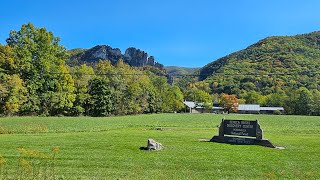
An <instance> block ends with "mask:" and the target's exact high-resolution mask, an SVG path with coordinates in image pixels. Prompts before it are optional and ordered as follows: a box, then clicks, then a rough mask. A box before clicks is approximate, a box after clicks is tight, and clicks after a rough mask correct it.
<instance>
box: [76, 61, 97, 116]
mask: <svg viewBox="0 0 320 180" xmlns="http://www.w3.org/2000/svg"><path fill="white" fill-rule="evenodd" d="M72 72H73V79H74V85H75V89H76V90H75V94H76V98H75V101H74V103H73V108H72V115H82V114H84V113H86V114H87V113H88V108H89V107H88V106H89V104H88V102H89V100H90V95H89V93H88V87H89V81H90V80H91V79H93V78H94V70H93V68H92V67H91V66H87V65H85V64H83V65H81V66H75V67H73V68H72Z"/></svg>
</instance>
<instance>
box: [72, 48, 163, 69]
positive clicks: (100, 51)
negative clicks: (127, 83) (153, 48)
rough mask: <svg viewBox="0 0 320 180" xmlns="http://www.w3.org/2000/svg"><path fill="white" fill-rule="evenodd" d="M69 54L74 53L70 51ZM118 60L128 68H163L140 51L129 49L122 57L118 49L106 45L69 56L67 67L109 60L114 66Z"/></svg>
mask: <svg viewBox="0 0 320 180" xmlns="http://www.w3.org/2000/svg"><path fill="white" fill-rule="evenodd" d="M70 52H74V51H73V50H70ZM119 59H122V60H123V61H124V62H125V63H127V64H129V65H130V66H136V67H143V66H147V65H149V66H156V67H161V68H162V67H163V65H162V64H159V63H157V62H155V59H154V57H153V56H149V55H148V53H147V52H145V51H142V50H140V49H137V48H134V47H130V48H128V49H127V50H126V51H125V54H124V55H123V54H122V53H121V51H120V49H118V48H112V47H110V46H107V45H98V46H95V47H93V48H91V49H88V50H84V51H81V52H79V53H76V54H71V57H70V59H69V61H68V64H69V65H71V66H72V65H79V64H91V65H92V64H95V63H97V62H98V61H99V60H109V61H111V63H113V64H115V63H116V62H118V60H119Z"/></svg>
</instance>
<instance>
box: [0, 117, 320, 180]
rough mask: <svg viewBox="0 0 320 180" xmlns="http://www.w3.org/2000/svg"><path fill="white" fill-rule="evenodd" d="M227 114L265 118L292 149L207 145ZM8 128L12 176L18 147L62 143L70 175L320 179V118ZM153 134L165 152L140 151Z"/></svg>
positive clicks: (59, 167) (57, 168) (117, 120)
mask: <svg viewBox="0 0 320 180" xmlns="http://www.w3.org/2000/svg"><path fill="white" fill-rule="evenodd" d="M223 117H225V118H226V119H241V120H255V119H258V120H259V122H260V124H261V127H262V129H263V130H264V138H266V139H269V140H271V142H273V143H274V144H275V145H277V146H282V147H285V149H283V150H280V149H272V148H266V147H262V146H254V145H249V146H246V145H229V144H220V143H212V142H203V141H202V140H203V139H210V138H211V137H212V136H214V135H217V134H218V128H217V127H218V125H219V124H220V122H221V119H222V118H223ZM156 127H162V128H163V129H162V130H156ZM0 133H2V134H0V155H2V156H3V157H4V158H5V159H6V166H5V168H6V170H7V173H8V174H9V175H11V177H16V176H17V175H16V174H15V173H17V172H18V171H17V168H19V167H17V164H18V162H19V156H20V155H19V151H18V148H21V147H23V148H25V149H31V150H36V151H40V152H43V153H50V151H51V149H52V148H53V147H59V148H60V152H59V153H58V154H57V155H56V160H55V162H54V174H55V177H57V178H65V179H76V178H78V179H261V178H268V179H273V178H276V179H278V178H288V179H319V178H320V117H305V116H274V115H215V114H153V115H139V116H123V117H105V118H94V117H10V118H1V119H0ZM148 138H153V139H155V140H156V141H158V142H161V143H162V144H163V145H164V149H163V150H162V151H143V150H140V149H139V148H140V147H142V146H146V144H147V140H148ZM38 166H41V164H40V165H38ZM2 172H3V171H2ZM0 177H1V176H0ZM7 177H8V175H7ZM9 177H10V176H9Z"/></svg>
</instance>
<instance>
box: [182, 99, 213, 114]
mask: <svg viewBox="0 0 320 180" xmlns="http://www.w3.org/2000/svg"><path fill="white" fill-rule="evenodd" d="M183 104H184V105H185V112H189V113H210V112H211V111H209V110H208V109H206V108H204V104H203V103H195V102H193V101H184V102H183Z"/></svg>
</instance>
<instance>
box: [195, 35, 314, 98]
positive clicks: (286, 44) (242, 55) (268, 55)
mask: <svg viewBox="0 0 320 180" xmlns="http://www.w3.org/2000/svg"><path fill="white" fill-rule="evenodd" d="M319 68H320V32H319V31H318V32H313V33H309V34H302V35H296V36H273V37H268V38H266V39H263V40H261V41H259V42H257V43H255V44H253V45H251V46H249V47H248V48H246V49H244V50H241V51H238V52H235V53H232V54H230V55H228V56H225V57H222V58H220V59H218V60H216V61H213V62H211V63H209V64H208V65H206V66H204V67H203V68H201V69H200V74H201V79H200V80H205V79H206V81H209V82H216V83H217V84H216V87H217V88H218V91H219V92H223V91H224V92H227V93H234V94H236V91H239V90H242V89H244V90H256V91H260V92H263V93H264V94H268V93H271V92H274V91H275V89H276V88H278V89H282V90H283V89H287V88H289V87H294V88H297V87H307V88H308V89H317V88H319V84H320V81H318V80H319V78H320V74H319ZM218 86H220V87H218ZM230 91H233V92H230Z"/></svg>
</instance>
